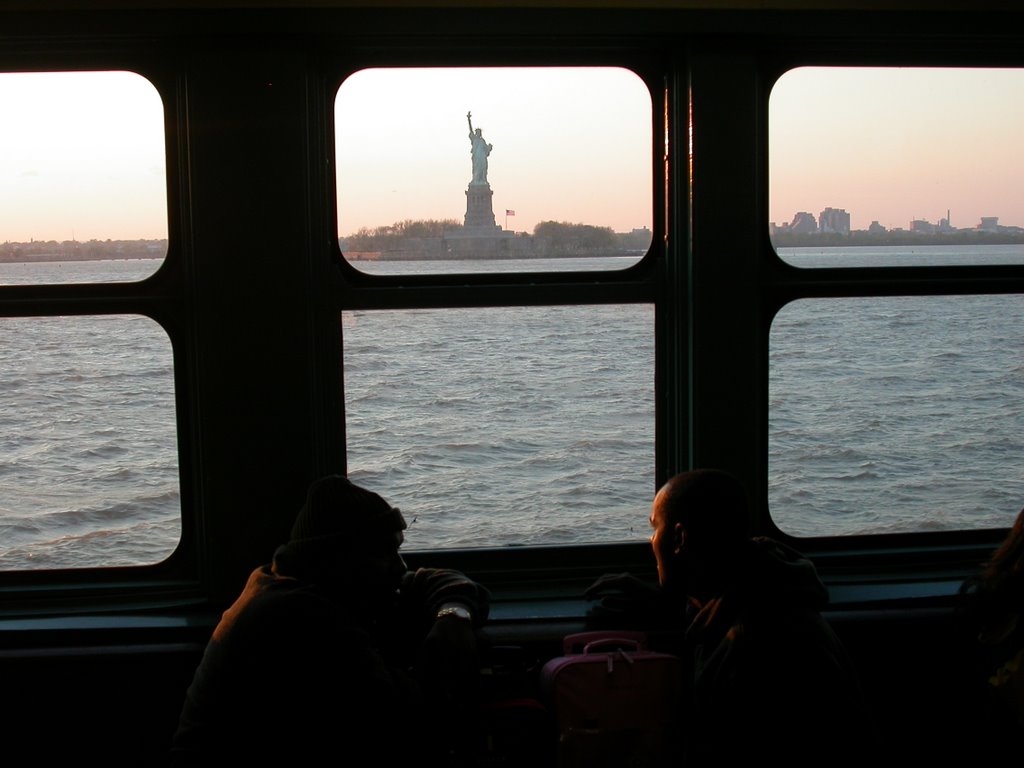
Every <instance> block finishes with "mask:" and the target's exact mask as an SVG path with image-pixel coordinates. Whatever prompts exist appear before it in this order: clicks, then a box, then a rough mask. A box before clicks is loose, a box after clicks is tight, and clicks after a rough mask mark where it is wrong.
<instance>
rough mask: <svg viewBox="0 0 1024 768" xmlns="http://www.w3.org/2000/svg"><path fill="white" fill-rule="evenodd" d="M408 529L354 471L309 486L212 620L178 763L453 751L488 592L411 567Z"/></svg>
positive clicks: (340, 760)
mask: <svg viewBox="0 0 1024 768" xmlns="http://www.w3.org/2000/svg"><path fill="white" fill-rule="evenodd" d="M405 527H406V525H405V521H404V519H403V518H402V514H401V512H400V511H399V510H398V509H396V508H393V507H391V506H390V505H389V504H388V503H387V502H386V501H384V499H383V498H381V497H380V496H378V495H377V494H376V493H373V492H371V491H368V490H365V489H363V488H360V487H359V486H356V485H354V484H353V483H351V482H350V481H349V480H347V479H346V478H344V477H341V476H330V477H326V478H323V479H321V480H319V481H317V482H316V483H314V484H313V485H312V486H311V487H310V489H309V492H308V494H307V498H306V502H305V505H304V506H303V508H302V510H301V511H300V513H299V515H298V517H297V518H296V520H295V524H294V526H293V528H292V532H291V538H290V540H289V541H288V543H286V544H284V545H283V546H281V547H279V548H278V549H277V551H276V552H275V553H274V559H273V562H272V563H271V564H268V565H264V566H261V567H260V568H257V569H256V570H255V571H253V573H252V574H251V575H250V576H249V580H248V583H247V584H246V586H245V589H244V591H243V592H242V594H241V595H240V596H239V598H238V599H237V600H236V601H235V603H234V605H232V606H231V607H230V608H229V609H228V610H227V611H226V612H225V613H224V615H223V617H222V619H221V621H220V623H219V624H218V625H217V627H216V629H215V630H214V632H213V637H212V639H211V640H210V642H209V644H208V646H207V648H206V652H205V654H204V655H203V659H202V662H201V663H200V665H199V668H198V670H197V671H196V674H195V678H194V680H193V682H192V685H191V686H190V687H189V690H188V694H187V696H186V700H185V704H184V707H183V709H182V712H181V717H180V722H179V726H178V731H177V733H176V734H175V737H174V743H173V747H172V750H171V763H172V764H173V765H221V766H227V765H245V764H250V763H251V764H255V763H256V762H259V763H261V764H269V765H275V764H277V765H314V764H320V763H330V764H350V763H348V762H346V761H365V762H358V763H357V762H352V763H351V764H364V765H365V764H376V763H380V764H382V765H403V764H406V765H413V764H415V765H421V764H422V765H436V764H440V763H441V762H442V761H443V760H444V759H445V756H446V754H447V752H448V750H449V748H450V746H451V744H449V743H448V739H449V738H450V737H453V736H454V735H455V734H456V733H457V731H458V728H459V727H460V725H461V724H460V722H459V718H460V717H461V716H462V715H463V713H464V711H468V709H469V706H468V704H469V702H467V701H466V700H465V697H467V696H471V695H472V693H473V690H472V687H473V684H474V682H475V680H476V675H477V673H478V666H477V664H476V659H475V651H476V639H475V628H476V627H477V626H479V624H480V623H481V622H482V621H483V620H484V619H485V618H486V616H487V611H488V593H487V591H486V590H485V589H484V588H483V587H481V586H479V585H478V584H476V583H474V582H473V581H471V580H470V579H468V578H467V577H465V576H464V575H462V574H461V573H458V572H456V571H449V570H441V569H425V568H421V569H418V570H416V571H408V570H407V569H406V565H405V562H404V561H403V560H402V558H401V556H400V555H399V553H398V548H399V546H400V545H401V544H402V541H403V533H402V531H403V530H404V529H405ZM278 761H283V762H278Z"/></svg>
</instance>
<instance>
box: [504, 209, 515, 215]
mask: <svg viewBox="0 0 1024 768" xmlns="http://www.w3.org/2000/svg"><path fill="white" fill-rule="evenodd" d="M505 215H506V216H515V215H516V212H515V211H510V210H509V209H508V208H506V209H505Z"/></svg>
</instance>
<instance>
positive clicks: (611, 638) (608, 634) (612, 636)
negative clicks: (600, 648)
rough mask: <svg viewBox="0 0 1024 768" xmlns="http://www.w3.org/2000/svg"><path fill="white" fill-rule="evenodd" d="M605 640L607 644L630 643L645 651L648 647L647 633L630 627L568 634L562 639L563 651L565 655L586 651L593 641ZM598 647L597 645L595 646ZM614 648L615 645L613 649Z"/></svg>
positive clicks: (636, 648) (633, 647) (638, 649)
mask: <svg viewBox="0 0 1024 768" xmlns="http://www.w3.org/2000/svg"><path fill="white" fill-rule="evenodd" d="M602 641H603V642H604V643H605V644H607V645H613V646H614V645H619V646H622V645H629V646H631V650H636V651H643V650H646V649H647V634H646V633H645V632H638V631H635V630H629V629H623V630H619V629H613V630H608V629H604V630H596V631H592V632H577V633H575V634H571V635H566V636H565V637H564V638H563V640H562V653H563V655H565V656H571V655H573V654H577V653H581V652H586V649H587V647H588V646H590V645H592V644H593V643H598V642H602ZM594 647H595V648H596V646H594ZM611 650H614V647H613V648H612V649H611Z"/></svg>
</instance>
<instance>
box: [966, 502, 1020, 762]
mask: <svg viewBox="0 0 1024 768" xmlns="http://www.w3.org/2000/svg"><path fill="white" fill-rule="evenodd" d="M961 593H962V595H963V598H964V604H965V605H964V607H965V613H966V618H967V622H968V626H969V628H970V631H971V632H972V633H973V634H974V635H975V638H976V640H975V642H976V646H975V647H976V661H975V668H976V670H977V671H976V677H977V689H976V690H977V692H978V693H980V694H981V696H980V703H981V707H980V709H979V710H978V712H977V713H976V714H978V715H979V720H980V721H981V724H982V725H983V726H984V727H985V728H986V729H987V731H988V732H989V733H991V736H992V739H993V740H994V743H992V744H991V745H990V746H991V751H992V753H993V754H994V755H996V756H998V755H1002V754H1006V753H1007V752H1008V751H1015V750H1018V749H1019V747H1020V739H1021V737H1022V736H1024V510H1021V512H1020V513H1018V515H1017V519H1016V520H1015V521H1014V523H1013V527H1012V528H1011V529H1010V533H1009V534H1008V535H1007V537H1006V539H1005V540H1004V541H1003V543H1002V544H1001V545H1000V546H999V547H998V548H997V549H996V550H995V552H993V554H992V556H991V558H990V559H989V561H988V562H987V563H986V564H985V566H984V567H983V568H982V570H981V572H980V573H978V575H976V576H974V577H972V578H970V579H968V580H967V581H965V582H964V584H963V587H962V588H961Z"/></svg>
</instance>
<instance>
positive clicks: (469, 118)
mask: <svg viewBox="0 0 1024 768" xmlns="http://www.w3.org/2000/svg"><path fill="white" fill-rule="evenodd" d="M466 122H467V123H469V136H470V138H472V137H473V113H472V112H467V113H466Z"/></svg>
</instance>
